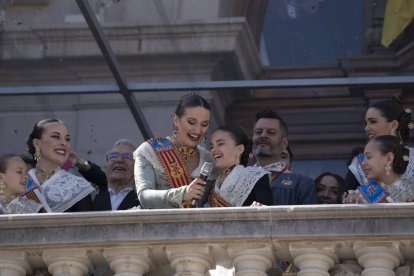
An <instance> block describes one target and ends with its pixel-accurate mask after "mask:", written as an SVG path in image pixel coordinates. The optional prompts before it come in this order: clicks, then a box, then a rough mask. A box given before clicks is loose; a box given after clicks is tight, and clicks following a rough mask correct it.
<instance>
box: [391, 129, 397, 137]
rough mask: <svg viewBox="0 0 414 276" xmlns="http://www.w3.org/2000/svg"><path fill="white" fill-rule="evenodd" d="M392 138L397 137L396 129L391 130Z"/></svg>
mask: <svg viewBox="0 0 414 276" xmlns="http://www.w3.org/2000/svg"><path fill="white" fill-rule="evenodd" d="M390 134H391V135H392V136H396V133H395V129H393V128H392V129H391V133H390Z"/></svg>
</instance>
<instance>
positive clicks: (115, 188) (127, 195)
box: [74, 139, 139, 211]
mask: <svg viewBox="0 0 414 276" xmlns="http://www.w3.org/2000/svg"><path fill="white" fill-rule="evenodd" d="M134 150H135V146H134V145H132V144H131V143H130V142H129V141H128V140H126V139H120V140H118V141H117V142H115V144H114V145H113V147H112V149H111V150H110V151H108V152H107V154H106V165H105V167H106V178H105V177H104V176H102V172H101V173H100V172H99V171H100V168H99V167H98V166H97V165H96V164H93V163H91V162H89V161H85V160H83V159H82V158H80V157H78V156H76V155H74V156H76V159H75V160H76V162H75V164H76V166H77V167H78V168H79V172H80V173H81V174H82V175H83V176H84V177H85V179H87V180H88V181H90V182H92V183H95V184H97V185H98V187H99V193H98V194H97V195H96V196H95V199H94V200H93V203H92V211H106V210H126V209H130V208H133V207H136V206H138V205H139V200H138V197H137V193H136V191H135V182H134V158H133V155H132V153H133V151H134ZM105 181H107V187H108V188H107V189H105Z"/></svg>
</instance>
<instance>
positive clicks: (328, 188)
mask: <svg viewBox="0 0 414 276" xmlns="http://www.w3.org/2000/svg"><path fill="white" fill-rule="evenodd" d="M344 184H345V181H344V179H343V178H342V177H340V176H339V175H337V174H334V173H330V172H325V173H322V174H321V175H319V176H318V177H317V178H316V179H315V188H316V196H317V197H318V201H319V203H321V204H336V203H341V202H342V198H341V191H342V189H343V187H344Z"/></svg>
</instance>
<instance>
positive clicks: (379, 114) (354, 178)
mask: <svg viewBox="0 0 414 276" xmlns="http://www.w3.org/2000/svg"><path fill="white" fill-rule="evenodd" d="M413 126H414V125H413V123H412V122H411V109H409V108H405V107H404V105H403V104H402V102H401V101H400V100H399V99H398V98H397V97H393V99H392V100H387V101H380V102H377V103H375V104H373V105H371V106H370V107H369V108H368V110H367V112H366V115H365V132H366V135H367V137H368V138H369V139H372V138H374V137H376V136H380V135H392V136H395V137H397V138H398V139H399V141H400V142H402V143H405V142H406V141H407V140H408V138H409V135H410V129H413ZM409 151H410V153H409V159H410V160H409V162H408V166H407V169H406V170H405V173H404V174H403V175H402V176H401V178H402V179H404V181H409V182H412V183H413V184H414V149H413V148H410V149H409ZM363 160H364V155H363V154H359V155H358V156H356V157H355V158H354V159H353V160H352V163H351V164H350V166H349V171H348V174H347V176H346V178H345V187H344V192H345V193H344V196H346V193H347V191H348V190H355V189H357V188H358V187H359V186H360V185H366V184H367V183H368V178H367V177H366V175H365V173H364V171H363V169H362V162H363Z"/></svg>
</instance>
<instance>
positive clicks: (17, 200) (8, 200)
mask: <svg viewBox="0 0 414 276" xmlns="http://www.w3.org/2000/svg"><path fill="white" fill-rule="evenodd" d="M26 172H27V171H26V164H25V162H24V161H23V159H22V158H21V157H20V156H18V155H16V154H3V155H0V214H25V213H37V212H39V211H40V210H41V209H42V205H41V204H39V203H37V202H35V201H33V200H31V199H29V198H27V197H20V194H22V193H24V192H25V191H26V182H27V173H26Z"/></svg>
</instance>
